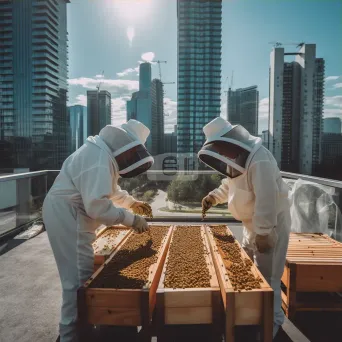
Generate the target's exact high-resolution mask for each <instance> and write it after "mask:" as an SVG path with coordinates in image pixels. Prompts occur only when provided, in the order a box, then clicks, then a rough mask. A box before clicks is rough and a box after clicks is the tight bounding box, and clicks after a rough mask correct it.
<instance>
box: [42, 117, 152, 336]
mask: <svg viewBox="0 0 342 342" xmlns="http://www.w3.org/2000/svg"><path fill="white" fill-rule="evenodd" d="M149 134H150V131H149V129H148V128H147V127H145V126H144V125H143V124H142V123H140V122H139V121H136V120H130V121H128V122H127V123H126V124H123V125H121V126H119V127H114V126H106V127H105V128H103V129H102V130H101V131H100V134H99V135H98V136H94V137H92V136H91V137H89V138H88V139H87V141H86V143H85V144H84V145H83V146H82V147H80V148H79V149H78V150H77V151H76V152H74V153H73V154H72V155H71V156H69V157H68V158H67V159H66V160H65V162H64V164H63V166H62V169H61V171H60V173H59V175H58V176H57V178H56V180H55V182H54V184H53V186H52V187H51V189H50V191H49V193H48V194H47V196H46V199H45V201H44V205H43V219H44V223H45V227H46V231H47V234H48V237H49V240H50V244H51V247H52V250H53V253H54V256H55V259H56V263H57V267H58V271H59V275H60V279H61V283H62V290H63V303H62V309H61V321H60V327H59V330H60V341H61V342H70V341H72V342H74V341H77V329H76V323H77V289H78V288H79V287H80V286H81V285H82V284H83V283H84V282H85V281H86V280H87V279H88V278H89V277H90V276H91V275H92V273H93V267H94V254H93V248H92V242H93V241H94V239H95V230H96V229H97V228H98V227H99V226H100V225H101V224H105V225H107V226H110V225H114V224H120V223H121V224H123V225H125V226H127V227H132V228H133V229H134V230H135V231H136V232H138V233H142V232H144V231H146V230H147V229H148V225H147V223H146V221H145V219H144V218H143V217H141V216H138V215H134V214H132V213H131V212H129V211H128V210H127V209H131V210H132V211H133V212H135V213H139V214H143V213H146V211H147V210H148V208H146V204H144V203H143V202H139V201H137V200H135V199H134V198H133V197H132V196H130V195H129V194H128V193H127V192H126V191H123V190H121V189H120V187H119V186H118V179H119V178H120V177H124V178H132V177H135V176H137V175H139V174H141V173H143V172H145V171H146V170H148V169H149V168H150V167H151V165H152V164H153V158H152V156H151V155H150V154H149V153H148V152H147V150H146V148H145V146H144V144H145V142H146V139H147V137H148V136H149Z"/></svg>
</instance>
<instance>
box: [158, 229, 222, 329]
mask: <svg viewBox="0 0 342 342" xmlns="http://www.w3.org/2000/svg"><path fill="white" fill-rule="evenodd" d="M176 229H182V227H181V226H176V227H175V229H174V232H175V230H176ZM200 229H201V236H202V238H203V251H204V256H205V261H206V263H207V267H208V271H209V274H210V276H211V279H210V287H208V288H182V289H180V288H176V289H172V288H166V287H165V286H164V280H165V274H166V269H167V265H168V261H169V258H170V249H169V252H168V255H167V258H166V261H165V264H164V268H163V272H162V276H161V278H160V282H159V285H158V292H157V322H158V326H161V325H164V324H170V325H176V324H212V323H213V322H214V321H215V323H218V322H219V321H220V314H221V306H222V304H221V303H222V302H221V298H220V288H219V284H218V280H217V277H216V272H215V268H214V264H213V260H212V258H211V254H210V248H209V245H208V240H207V237H206V234H205V229H204V227H201V228H200ZM172 240H173V239H172V238H171V243H170V247H171V244H172ZM205 252H207V253H205Z"/></svg>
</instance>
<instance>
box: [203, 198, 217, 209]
mask: <svg viewBox="0 0 342 342" xmlns="http://www.w3.org/2000/svg"><path fill="white" fill-rule="evenodd" d="M215 204H216V200H215V198H214V197H213V196H211V195H207V196H205V197H204V198H203V199H202V209H203V210H204V211H208V210H209V209H210V208H211V207H212V206H213V205H215Z"/></svg>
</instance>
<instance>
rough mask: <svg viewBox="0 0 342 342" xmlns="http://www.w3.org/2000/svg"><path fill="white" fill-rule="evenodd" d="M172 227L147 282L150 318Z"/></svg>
mask: <svg viewBox="0 0 342 342" xmlns="http://www.w3.org/2000/svg"><path fill="white" fill-rule="evenodd" d="M173 228H174V227H173V226H172V227H171V228H170V229H169V232H168V234H167V235H166V237H165V240H164V242H163V243H162V248H161V250H160V255H159V256H158V260H157V263H156V264H155V266H154V267H153V268H152V269H151V270H150V273H149V280H150V281H151V286H150V290H149V307H150V317H152V313H153V309H154V307H155V304H156V295H157V289H158V284H159V282H160V278H161V275H162V272H163V269H164V264H165V260H166V256H167V254H168V250H169V247H170V243H171V237H172V233H173Z"/></svg>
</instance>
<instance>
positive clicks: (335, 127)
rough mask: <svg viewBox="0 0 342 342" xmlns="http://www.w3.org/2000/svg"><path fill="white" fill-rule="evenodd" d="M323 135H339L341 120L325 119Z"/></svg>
mask: <svg viewBox="0 0 342 342" xmlns="http://www.w3.org/2000/svg"><path fill="white" fill-rule="evenodd" d="M324 133H336V134H341V133H342V132H341V119H340V118H325V119H324Z"/></svg>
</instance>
